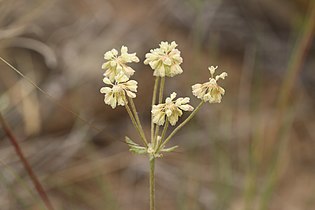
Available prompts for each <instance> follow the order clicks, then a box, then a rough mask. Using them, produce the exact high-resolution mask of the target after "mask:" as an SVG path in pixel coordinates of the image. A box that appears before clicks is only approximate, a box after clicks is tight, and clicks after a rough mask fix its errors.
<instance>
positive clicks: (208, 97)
mask: <svg viewBox="0 0 315 210" xmlns="http://www.w3.org/2000/svg"><path fill="white" fill-rule="evenodd" d="M217 68H218V67H217V66H216V67H214V66H211V67H209V68H208V69H209V71H210V74H211V77H210V78H209V82H206V83H203V84H195V85H193V86H192V93H193V94H194V96H196V97H197V98H199V99H201V100H203V101H205V102H207V101H208V102H209V103H221V99H222V95H224V93H225V90H224V89H223V88H222V87H220V86H219V85H218V84H217V81H218V80H219V79H224V78H225V77H226V76H227V73H226V72H223V73H221V74H220V75H217V76H215V77H214V73H215V71H216V69H217Z"/></svg>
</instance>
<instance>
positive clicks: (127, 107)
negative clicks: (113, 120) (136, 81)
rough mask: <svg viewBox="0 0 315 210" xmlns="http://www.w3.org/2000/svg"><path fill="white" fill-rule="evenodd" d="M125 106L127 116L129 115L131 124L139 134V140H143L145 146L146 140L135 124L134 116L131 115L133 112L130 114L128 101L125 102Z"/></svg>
mask: <svg viewBox="0 0 315 210" xmlns="http://www.w3.org/2000/svg"><path fill="white" fill-rule="evenodd" d="M125 107H126V110H127V112H128V115H129V117H130V119H131V122H132V124H133V126H134V127H135V128H136V130H137V131H138V133H139V135H140V136H141V140H142V141H143V143H144V144H145V146H148V145H147V142H146V140H145V136H143V135H142V133H141V131H140V128H139V126H138V124H137V121H136V119H135V117H134V116H133V114H132V112H131V109H130V107H129V105H128V103H126V105H125Z"/></svg>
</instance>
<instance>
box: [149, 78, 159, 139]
mask: <svg viewBox="0 0 315 210" xmlns="http://www.w3.org/2000/svg"><path fill="white" fill-rule="evenodd" d="M159 79H160V77H156V78H155V82H154V88H153V97H152V106H151V109H152V107H153V105H155V101H156V93H157V89H158V85H159ZM154 128H155V127H154V123H153V115H152V113H151V143H153V141H154V140H153V138H154Z"/></svg>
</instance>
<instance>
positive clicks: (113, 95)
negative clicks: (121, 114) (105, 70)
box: [100, 73, 138, 109]
mask: <svg viewBox="0 0 315 210" xmlns="http://www.w3.org/2000/svg"><path fill="white" fill-rule="evenodd" d="M103 82H104V83H105V84H106V85H111V86H112V88H110V87H102V88H101V90H100V91H101V93H104V94H105V98H104V102H105V104H108V105H110V106H111V107H112V108H113V109H114V108H116V106H117V104H118V105H120V106H124V105H125V104H126V103H127V100H126V94H127V96H128V97H130V98H135V97H136V94H135V93H134V92H137V88H138V86H137V85H138V82H137V81H135V80H129V78H128V77H127V76H126V75H124V74H122V73H120V74H118V75H117V76H116V77H115V83H114V84H113V83H112V82H111V81H110V79H108V78H107V77H105V78H104V79H103Z"/></svg>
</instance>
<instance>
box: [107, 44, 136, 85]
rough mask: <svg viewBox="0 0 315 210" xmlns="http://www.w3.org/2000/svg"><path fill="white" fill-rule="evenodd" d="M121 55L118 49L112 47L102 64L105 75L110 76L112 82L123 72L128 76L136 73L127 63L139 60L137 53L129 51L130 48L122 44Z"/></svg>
mask: <svg viewBox="0 0 315 210" xmlns="http://www.w3.org/2000/svg"><path fill="white" fill-rule="evenodd" d="M120 53H121V55H119V56H118V51H117V50H116V49H112V50H110V51H108V52H106V53H105V54H104V59H105V60H106V62H105V63H103V65H102V69H104V70H105V73H104V76H105V77H108V78H109V80H110V81H111V82H114V79H115V77H116V76H117V75H118V74H119V73H120V72H123V73H124V74H125V75H126V76H127V77H128V78H130V76H131V75H133V74H134V72H135V70H133V69H132V68H131V67H130V66H127V65H126V64H127V63H132V62H136V63H137V62H139V58H138V57H137V56H136V53H128V48H127V47H126V46H122V47H121V50H120Z"/></svg>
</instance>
